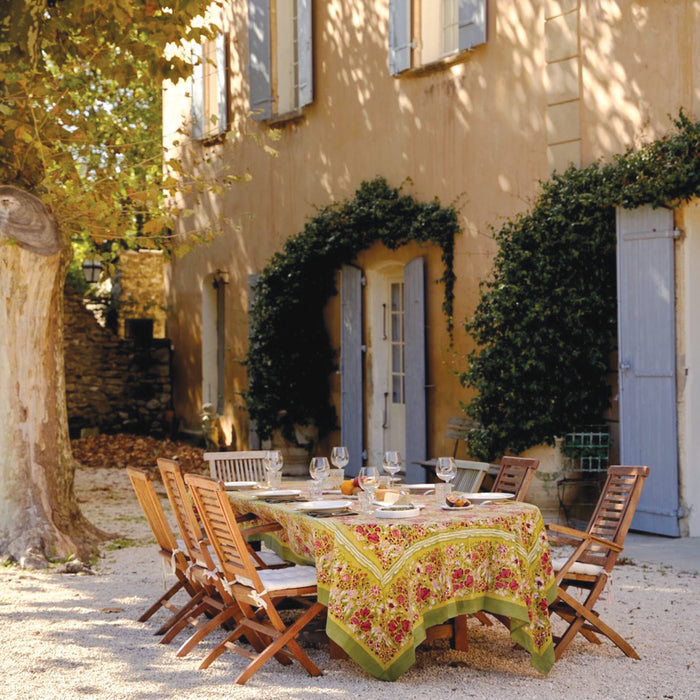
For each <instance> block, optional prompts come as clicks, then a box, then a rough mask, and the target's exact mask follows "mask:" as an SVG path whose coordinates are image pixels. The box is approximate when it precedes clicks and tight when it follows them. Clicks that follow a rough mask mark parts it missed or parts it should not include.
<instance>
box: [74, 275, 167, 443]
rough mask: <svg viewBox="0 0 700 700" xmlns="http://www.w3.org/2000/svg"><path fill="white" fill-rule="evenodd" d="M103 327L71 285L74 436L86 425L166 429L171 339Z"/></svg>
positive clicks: (101, 428) (151, 432)
mask: <svg viewBox="0 0 700 700" xmlns="http://www.w3.org/2000/svg"><path fill="white" fill-rule="evenodd" d="M137 340H138V339H134V340H131V339H120V338H118V337H117V336H116V335H114V334H113V333H112V332H111V331H110V330H108V329H105V328H102V327H101V326H100V325H99V324H98V323H97V321H96V320H95V317H94V316H93V315H92V314H91V313H90V312H89V311H88V310H87V309H86V308H85V307H84V306H83V302H82V298H81V297H80V295H78V294H77V293H76V292H74V291H73V290H72V289H70V288H68V287H67V288H66V292H65V305H64V347H65V366H66V400H67V407H68V425H69V428H70V433H71V437H77V436H79V435H80V433H81V431H82V430H84V429H86V428H87V429H90V428H93V429H94V428H96V429H98V430H99V431H100V432H104V433H117V432H130V433H138V434H149V435H158V436H159V435H163V434H165V433H167V432H169V430H170V427H171V422H172V418H169V417H170V416H171V415H172V414H171V413H170V409H171V408H172V385H171V378H170V366H171V348H170V341H169V340H167V339H156V340H152V341H151V342H147V343H141V344H139V343H138V342H137Z"/></svg>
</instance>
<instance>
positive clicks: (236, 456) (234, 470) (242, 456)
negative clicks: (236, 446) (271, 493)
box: [204, 450, 267, 481]
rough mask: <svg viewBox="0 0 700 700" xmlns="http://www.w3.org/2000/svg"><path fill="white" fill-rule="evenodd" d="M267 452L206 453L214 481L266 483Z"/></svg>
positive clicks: (206, 459) (205, 456) (205, 457)
mask: <svg viewBox="0 0 700 700" xmlns="http://www.w3.org/2000/svg"><path fill="white" fill-rule="evenodd" d="M266 454H267V452H266V451H265V450H249V451H247V452H205V453H204V459H205V461H207V462H209V471H210V474H211V478H212V479H220V480H221V481H265V480H266V479H267V472H266V471H265V465H264V459H265V455H266Z"/></svg>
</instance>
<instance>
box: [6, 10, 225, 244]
mask: <svg viewBox="0 0 700 700" xmlns="http://www.w3.org/2000/svg"><path fill="white" fill-rule="evenodd" d="M210 4H211V3H210V2H208V1H206V0H159V1H158V2H157V3H156V2H153V1H151V0H147V1H146V2H144V0H114V1H113V2H109V3H98V2H84V1H82V0H60V2H55V1H54V2H46V0H10V1H9V2H7V3H5V6H6V7H7V11H4V12H2V13H0V15H2V16H0V182H1V183H3V184H13V185H16V186H18V187H20V188H23V189H26V190H28V191H30V192H33V193H34V194H36V195H37V196H39V197H40V198H41V199H42V200H43V201H44V202H45V203H46V204H47V206H48V207H49V208H50V210H51V211H52V213H53V214H54V216H55V217H56V219H57V221H58V224H59V227H60V229H61V231H62V232H63V233H64V234H65V235H66V237H68V238H70V239H71V240H73V241H74V242H76V241H81V240H91V241H93V242H94V243H95V244H96V245H97V246H98V248H99V251H100V252H101V253H104V252H108V251H109V250H110V249H111V248H112V247H113V246H112V245H111V244H110V243H109V241H112V240H124V239H127V240H129V241H130V243H131V245H132V246H139V247H153V246H156V245H161V244H162V236H163V234H164V232H166V231H167V229H168V228H169V226H170V223H171V221H172V216H169V215H168V213H167V212H166V211H164V208H163V207H164V202H165V201H166V197H167V195H172V194H174V190H173V189H172V188H169V187H168V186H164V182H163V172H162V168H163V153H162V138H161V137H162V134H161V89H162V86H161V82H162V80H163V79H165V78H167V79H170V80H172V81H177V80H180V79H183V78H186V77H188V76H189V75H190V74H191V70H192V67H191V65H190V62H189V50H187V46H188V45H187V42H188V41H190V40H194V41H199V40H200V39H201V38H202V37H211V36H213V35H214V34H215V33H216V31H217V28H216V27H215V26H214V25H212V24H211V23H208V22H195V21H194V20H195V18H197V17H198V16H200V15H202V14H203V13H204V11H205V10H206V8H207V7H208V6H209V5H210ZM166 48H167V51H166ZM183 56H184V57H186V58H183ZM112 252H113V251H112Z"/></svg>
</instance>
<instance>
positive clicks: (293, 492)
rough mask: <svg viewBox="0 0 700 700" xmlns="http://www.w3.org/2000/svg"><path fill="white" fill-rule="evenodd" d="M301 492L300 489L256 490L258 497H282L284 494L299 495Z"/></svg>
mask: <svg viewBox="0 0 700 700" xmlns="http://www.w3.org/2000/svg"><path fill="white" fill-rule="evenodd" d="M299 494H301V491H300V490H299V489H270V490H269V491H256V492H255V497H256V498H275V497H277V496H279V497H280V498H282V497H284V496H298V495H299Z"/></svg>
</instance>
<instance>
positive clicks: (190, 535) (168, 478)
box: [157, 457, 213, 568]
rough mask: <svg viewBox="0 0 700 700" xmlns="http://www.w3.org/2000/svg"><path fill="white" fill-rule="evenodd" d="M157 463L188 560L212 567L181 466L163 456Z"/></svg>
mask: <svg viewBox="0 0 700 700" xmlns="http://www.w3.org/2000/svg"><path fill="white" fill-rule="evenodd" d="M157 463H158V469H159V471H160V475H161V478H162V479H163V485H164V486H165V492H166V494H167V495H168V500H169V501H170V507H171V508H172V509H173V512H174V513H175V519H176V521H177V525H178V528H179V530H180V535H181V537H182V540H183V542H184V543H185V548H186V549H187V553H188V555H189V557H190V560H191V561H192V562H193V563H195V564H199V565H200V566H203V567H206V568H213V562H212V559H211V555H210V553H209V550H208V549H207V547H206V546H204V545H203V544H202V541H203V540H204V533H203V532H202V528H201V527H200V526H199V522H198V520H197V516H196V514H195V512H194V509H193V508H192V502H191V501H190V496H189V493H188V491H187V486H186V485H185V481H184V479H183V476H182V467H181V466H180V464H179V462H177V461H175V460H174V459H166V458H165V457H159V458H158V460H157Z"/></svg>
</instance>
